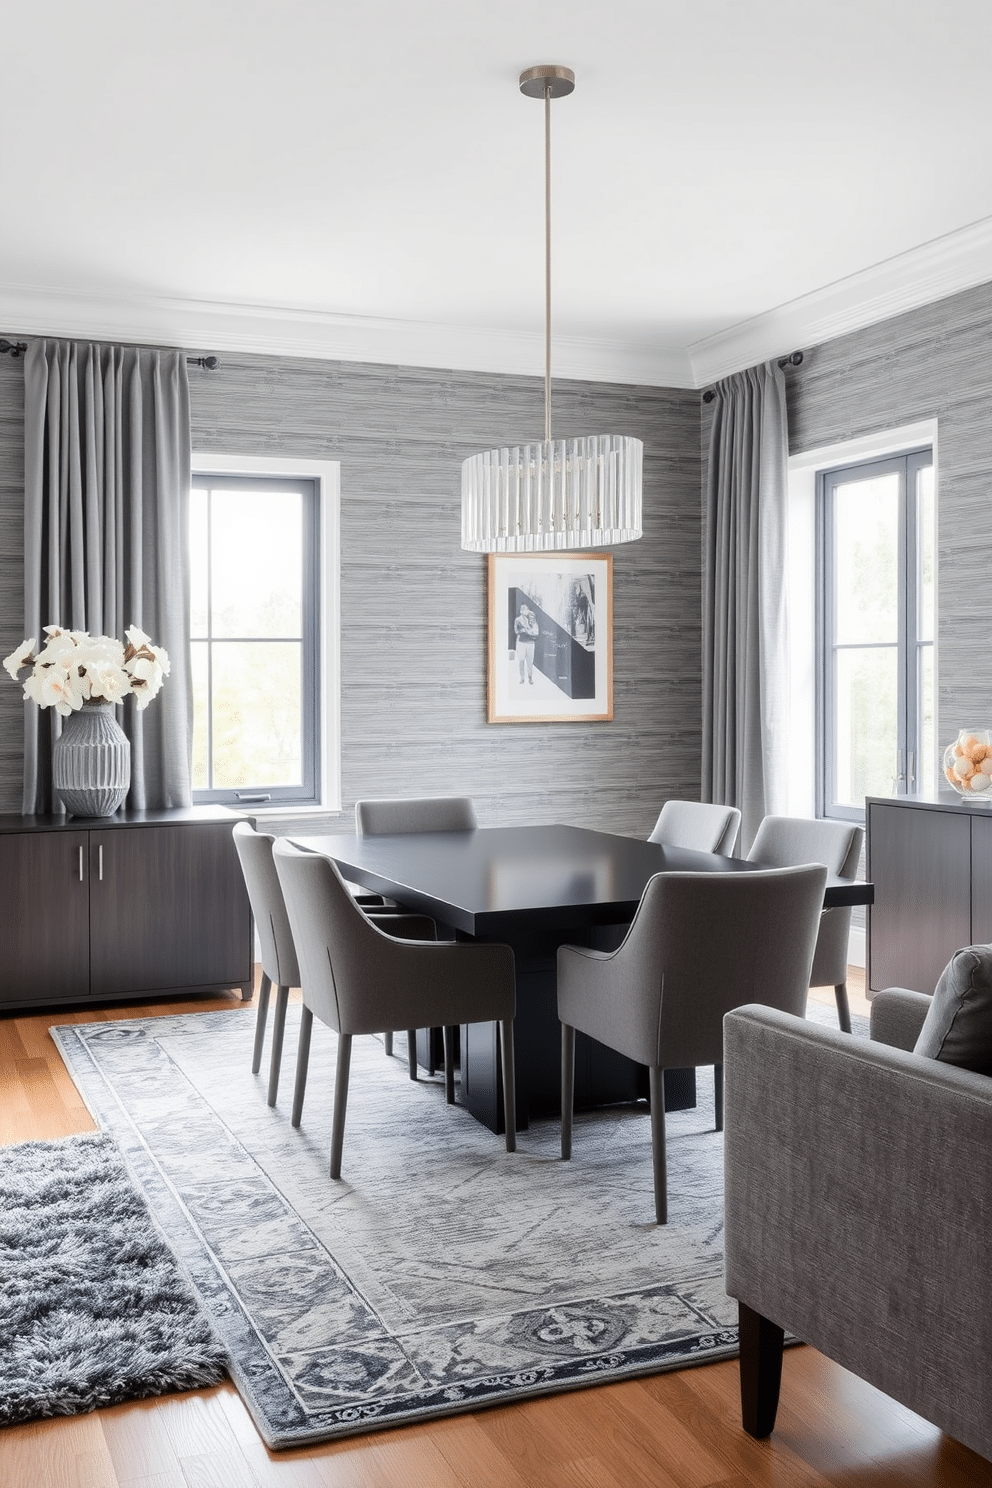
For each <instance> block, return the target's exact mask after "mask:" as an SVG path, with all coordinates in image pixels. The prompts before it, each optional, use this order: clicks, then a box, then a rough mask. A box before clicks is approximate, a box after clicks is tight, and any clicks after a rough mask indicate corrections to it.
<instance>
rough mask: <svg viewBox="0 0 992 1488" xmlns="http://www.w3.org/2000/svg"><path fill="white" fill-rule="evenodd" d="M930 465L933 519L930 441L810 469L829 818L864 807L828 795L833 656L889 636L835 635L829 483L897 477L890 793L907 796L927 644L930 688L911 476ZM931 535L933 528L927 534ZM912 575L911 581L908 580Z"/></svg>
mask: <svg viewBox="0 0 992 1488" xmlns="http://www.w3.org/2000/svg"><path fill="white" fill-rule="evenodd" d="M929 468H932V469H933V471H934V482H935V485H934V519H935V520H936V447H935V442H934V443H928V444H921V445H919V446H917V447H916V448H910V449H900V450H895V451H892V452H890V453H880V454H878V455H875V456H871V457H868V458H862V459H858V460H850V461H846V462H843V463H837V464H832V465H830V466H823V467H820V468H819V469H818V470H817V471H816V630H815V634H816V675H815V693H816V697H815V706H816V738H817V761H816V814H817V816H819V817H826V818H829V819H833V820H841V821H856V822H864V820H865V808H864V807H863V806H861V807H858V806H852V805H850V804H848V803H846V802H838V801H836V800H833V799H831V797H830V795H829V793H828V783H832V782H833V781H834V779H835V768H836V755H835V737H836V729H835V685H834V679H835V676H836V672H835V658H836V656H837V653H838V651H839V650H844V649H851V650H855V649H859V650H865V649H871V648H872V647H873V646H874V647H877V649H880V650H881V649H891V648H892V646H893V642H877V643H867V642H851V643H845V644H842V643H839V642H838V641H837V640H836V617H835V611H834V593H835V583H834V551H833V527H834V524H833V520H832V518H833V493H834V491H835V490H836V488H837V486H839V485H844V484H848V483H850V482H851V481H852V480H857V479H863V480H870V479H873V478H876V477H878V476H884V475H886V474H897V475H898V476H899V481H900V484H899V515H898V527H897V544H898V554H897V564H898V568H897V578H896V582H897V586H898V595H897V605H898V613H897V622H896V630H897V634H896V640H895V643H894V645H895V648H896V652H897V658H898V660H897V697H896V713H897V717H896V741H895V759H896V771H897V773H896V774H895V775H894V776H893V777H892V790H893V794H894V795H913V794H916V793H917V792H919V790H920V789H921V784H922V782H921V780H920V762H921V757H922V755H923V749H922V747H921V745H922V737H923V735H922V729H923V722H924V720H923V715H922V699H921V695H920V686H919V681H920V657H921V654H922V651H923V650H924V648H926V647H929V648H930V649H931V651H932V655H933V675H934V686H935V687H936V656H937V636H936V573H935V574H934V586H935V604H934V635H933V636H932V637H931V638H930V639H929V640H928V641H926V640H922V639H921V637H920V613H921V607H922V606H921V586H920V571H921V570H920V564H921V560H922V548H921V545H920V536H921V533H920V527H919V503H918V500H917V490H918V485H917V481H918V475H919V472H920V471H921V470H924V469H929ZM934 535H935V534H934ZM911 580H912V581H911Z"/></svg>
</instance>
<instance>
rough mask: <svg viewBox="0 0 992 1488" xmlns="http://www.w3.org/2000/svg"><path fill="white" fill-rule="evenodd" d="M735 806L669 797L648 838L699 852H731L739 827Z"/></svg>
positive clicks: (739, 819) (669, 845) (739, 822)
mask: <svg viewBox="0 0 992 1488" xmlns="http://www.w3.org/2000/svg"><path fill="white" fill-rule="evenodd" d="M740 825H741V814H740V812H739V811H738V810H737V807H736V806H714V805H711V804H710V803H709V802H707V801H666V802H665V804H664V806H663V807H662V808H661V815H660V816H659V817H658V820H657V821H656V822H655V824H654V830H653V831H652V833H651V835H650V837H649V838H648V841H649V842H660V843H662V844H663V845H664V846H665V847H691V848H694V849H695V850H696V851H697V852H711V853H724V854H729V853H732V852H733V850H734V844H735V843H736V841H737V833H738V831H739V830H740Z"/></svg>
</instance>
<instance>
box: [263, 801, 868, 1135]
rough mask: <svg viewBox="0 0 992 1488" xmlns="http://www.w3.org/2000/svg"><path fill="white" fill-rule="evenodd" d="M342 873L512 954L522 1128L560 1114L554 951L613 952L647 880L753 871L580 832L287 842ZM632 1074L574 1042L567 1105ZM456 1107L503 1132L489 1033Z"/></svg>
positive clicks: (681, 1090) (616, 1090)
mask: <svg viewBox="0 0 992 1488" xmlns="http://www.w3.org/2000/svg"><path fill="white" fill-rule="evenodd" d="M290 840H291V841H292V842H294V843H296V844H297V846H299V847H301V848H305V849H307V850H308V851H310V852H316V853H322V854H323V855H324V856H325V857H328V858H330V859H331V860H332V861H333V862H334V863H336V864H337V866H338V868H339V869H340V871H341V873H342V874H343V875H344V877H345V878H347V879H350V880H352V881H353V882H355V883H359V884H361V885H362V886H363V887H365V888H367V889H370V890H372V891H374V892H375V893H379V894H384V895H386V896H387V897H388V898H390V899H395V900H396V901H397V902H398V903H399V904H401V905H403V907H404V908H408V909H411V910H415V911H417V912H419V913H421V914H426V915H430V916H431V918H432V919H434V920H436V921H437V923H438V927H439V933H441V934H444V933H445V931H446V930H447V931H450V932H453V933H454V934H455V935H457V936H459V937H461V936H466V937H468V936H470V937H472V938H474V939H476V940H486V941H501V942H503V943H504V944H507V945H510V946H512V948H513V952H514V959H515V963H516V983H517V1015H516V1021H515V1025H514V1029H515V1037H514V1042H515V1052H516V1073H517V1112H518V1118H517V1124H518V1126H520V1127H521V1128H522V1127H524V1126H525V1125H526V1124H527V1120H528V1118H529V1116H548V1115H557V1114H558V1113H559V1110H560V1090H561V1086H560V1080H561V1066H560V1049H561V1043H560V1024H559V1022H558V1008H557V994H556V986H555V977H556V963H557V951H558V947H559V946H560V945H563V944H565V943H571V944H573V945H600V946H609V945H610V944H615V943H616V938H617V934H618V932H617V930H616V927H617V926H622V925H625V924H627V923H629V922H630V920H631V919H632V918H633V916H634V913H635V911H636V909H637V906H638V904H639V903H640V899H641V895H642V893H643V892H644V887H645V885H646V883H647V881H648V879H649V878H651V877H652V876H653V875H654V874H656V873H673V872H695V873H753V872H754V871H755V869H756V868H757V867H758V865H757V864H754V863H749V862H747V861H746V860H745V859H743V858H726V857H721V856H719V855H718V854H716V853H702V852H695V851H691V850H689V849H687V848H676V847H663V846H662V845H661V844H660V843H656V842H645V841H642V840H640V839H638V838H632V837H621V836H617V835H615V834H613V833H610V832H597V831H593V830H590V829H588V828H585V827H569V826H527V827H479V828H477V829H476V830H474V831H470V832H423V833H409V834H403V835H397V836H359V835H357V834H355V833H341V834H338V833H333V834H331V833H329V834H326V835H320V836H300V835H297V834H296V833H293V834H292V835H291V838H290ZM871 899H872V885H871V884H868V883H864V882H855V881H852V880H850V879H838V878H830V879H828V881H827V887H826V892H825V894H824V907H825V908H832V907H834V906H839V905H848V904H868V903H870V902H871ZM646 1091H647V1082H646V1078H645V1074H644V1071H643V1070H642V1068H641V1066H639V1065H636V1064H634V1063H633V1061H631V1060H629V1059H626V1058H625V1057H624V1056H623V1055H621V1054H617V1053H616V1052H615V1051H613V1050H611V1049H607V1048H605V1047H604V1046H603V1045H602V1044H598V1043H595V1042H594V1041H593V1040H591V1039H587V1038H585V1037H584V1036H583V1035H579V1038H578V1039H577V1041H576V1068H575V1101H576V1106H577V1107H579V1108H581V1107H583V1106H594V1105H607V1104H611V1103H615V1102H620V1101H631V1100H636V1099H638V1098H639V1097H640V1096H642V1095H644V1094H646ZM460 1100H461V1102H462V1103H463V1104H464V1105H465V1106H467V1107H468V1109H469V1110H470V1111H471V1112H472V1114H473V1115H474V1116H475V1117H476V1118H477V1119H478V1120H479V1121H482V1122H483V1123H484V1125H486V1126H488V1127H489V1128H490V1129H491V1130H493V1131H502V1130H503V1101H502V1090H501V1077H500V1064H499V1049H498V1042H497V1037H496V1025H495V1024H488V1023H473V1024H470V1025H468V1026H467V1027H464V1028H463V1029H462V1039H461V1079H460ZM694 1103H695V1072H694V1071H691V1070H687V1071H666V1093H665V1105H666V1108H667V1109H669V1110H672V1109H680V1108H683V1107H685V1106H690V1105H693V1104H694Z"/></svg>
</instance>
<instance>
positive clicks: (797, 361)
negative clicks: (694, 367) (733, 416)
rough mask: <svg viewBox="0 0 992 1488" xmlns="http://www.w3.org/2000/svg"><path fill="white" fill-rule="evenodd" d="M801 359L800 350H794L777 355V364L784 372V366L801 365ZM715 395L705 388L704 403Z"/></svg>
mask: <svg viewBox="0 0 992 1488" xmlns="http://www.w3.org/2000/svg"><path fill="white" fill-rule="evenodd" d="M802 360H803V354H802V352H801V351H794V352H792V354H791V355H790V356H784V357H779V359H778V364H779V366H780V367H781V368H782V370H783V372H784V371H785V369H786V367H800V366H802ZM715 397H716V393H715V392H714V391H713V389H712V388H707V389H706V391H705V393H704V394H703V402H704V403H712V402H713V399H714V398H715Z"/></svg>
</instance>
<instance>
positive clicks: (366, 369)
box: [0, 354, 700, 835]
mask: <svg viewBox="0 0 992 1488" xmlns="http://www.w3.org/2000/svg"><path fill="white" fill-rule="evenodd" d="M190 381H191V402H192V414H193V447H194V450H195V451H200V452H203V453H209V452H223V453H230V452H232V451H236V452H241V453H245V454H257V455H279V454H284V453H285V454H295V455H299V456H305V457H309V458H329V459H334V460H339V461H340V462H341V614H342V635H341V677H342V687H341V721H342V800H343V805H344V809H345V812H346V813H350V811H351V808H352V806H353V804H354V802H355V800H357V799H359V798H360V797H362V796H375V795H418V794H459V795H460V794H466V795H471V796H472V797H474V799H475V800H476V802H477V805H478V809H479V815H480V819H481V820H482V821H483V822H484V823H486V824H492V825H496V824H501V823H513V822H519V821H526V820H533V821H564V822H583V823H587V824H589V825H593V826H598V827H602V828H609V829H613V830H615V831H620V832H629V833H632V834H637V835H641V834H646V833H647V832H648V831H649V830H650V828H651V826H652V825H653V823H654V819H655V816H656V815H657V812H658V810H659V809H660V805H661V803H662V802H663V801H664V800H665V799H666V797H668V796H672V795H681V796H684V795H698V791H699V747H700V565H699V552H700V503H699V491H700V462H699V399H698V395H697V394H695V393H691V392H685V391H678V390H672V391H669V390H665V389H657V388H634V387H625V386H615V385H609V384H589V383H561V384H557V385H556V387H555V390H554V425H555V432H556V433H558V434H561V435H566V434H568V433H572V432H583V431H588V432H604V433H605V432H613V433H621V434H632V435H635V436H637V437H638V438H640V439H642V440H643V441H644V447H645V462H644V472H645V481H644V486H645V502H644V505H645V518H644V538H643V540H642V541H641V542H639V543H633V544H630V545H627V546H624V547H620V548H618V549H616V550H615V557H614V720H613V722H612V723H596V724H582V723H570V724H500V725H490V724H488V723H487V722H486V712H485V664H486V644H485V640H486V636H485V632H486V622H485V560H484V558H482V557H480V556H478V555H476V554H470V553H465V552H463V551H462V550H461V548H460V546H459V538H460V512H459V503H460V476H461V461H462V460H463V459H464V458H465V456H466V455H469V454H471V453H473V452H474V451H476V450H481V449H488V448H491V447H495V446H497V445H501V444H506V443H516V442H519V441H520V440H521V439H522V438H525V437H533V436H534V435H535V434H536V435H537V436H538V437H539V434H540V429H541V424H542V421H543V406H542V396H543V394H542V386H541V383H540V381H539V380H537V379H531V378H514V377H505V376H497V375H488V374H482V373H448V374H446V373H443V372H436V371H424V370H421V369H417V368H408V367H386V366H370V365H361V364H355V363H333V362H326V361H310V360H298V359H294V358H266V357H258V356H234V355H230V354H225V355H224V356H223V357H222V366H221V368H220V370H219V371H217V372H214V373H209V372H205V371H201V370H199V369H196V368H191V369H190ZM22 418H23V383H22V370H21V364H20V363H14V362H11V360H10V359H9V358H7V357H2V358H0V502H2V507H0V514H2V515H0V521H2V531H3V547H2V553H0V644H2V645H3V648H4V649H3V652H2V653H0V654H4V655H5V654H6V652H7V651H8V650H9V649H11V648H12V647H13V645H14V644H16V642H17V641H19V640H20V639H21V633H22V580H21V568H20V565H21V550H22V537H21V524H22V493H21V486H22V483H23V437H22V432H21V424H22ZM0 688H2V690H0V730H2V745H0V810H4V811H17V810H19V808H20V788H21V787H20V777H21V755H20V731H21V710H22V706H23V705H22V703H21V701H20V690H19V689H18V688H17V687H16V686H15V685H14V684H13V683H10V682H6V680H5V679H4V678H0Z"/></svg>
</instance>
